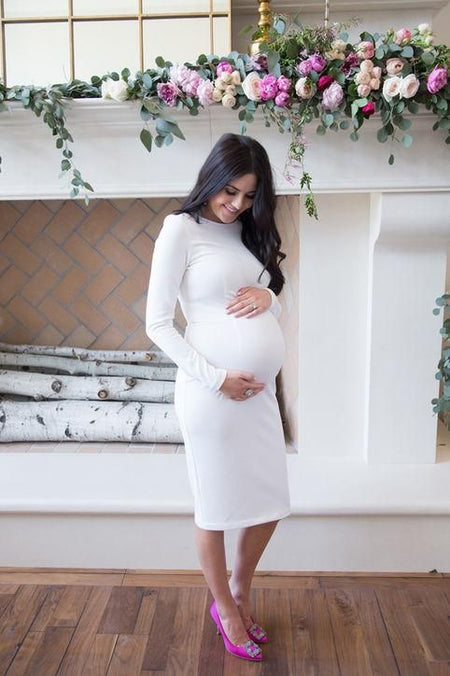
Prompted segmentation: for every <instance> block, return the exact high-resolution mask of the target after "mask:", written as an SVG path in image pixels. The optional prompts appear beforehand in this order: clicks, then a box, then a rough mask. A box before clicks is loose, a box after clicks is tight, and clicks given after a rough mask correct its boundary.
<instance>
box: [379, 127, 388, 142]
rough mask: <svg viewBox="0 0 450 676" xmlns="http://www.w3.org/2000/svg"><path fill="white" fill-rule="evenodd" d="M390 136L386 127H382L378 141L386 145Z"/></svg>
mask: <svg viewBox="0 0 450 676" xmlns="http://www.w3.org/2000/svg"><path fill="white" fill-rule="evenodd" d="M388 136H389V134H388V133H387V131H386V127H381V129H379V130H378V131H377V139H378V141H379V142H380V143H385V142H386V141H387V140H388Z"/></svg>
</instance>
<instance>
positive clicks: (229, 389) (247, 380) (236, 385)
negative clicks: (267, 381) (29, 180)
mask: <svg viewBox="0 0 450 676" xmlns="http://www.w3.org/2000/svg"><path fill="white" fill-rule="evenodd" d="M263 389H264V383H259V382H257V381H256V380H255V376H254V375H253V374H252V373H247V372H246V371H227V376H226V378H225V380H224V381H223V383H222V386H221V388H220V390H219V392H222V394H224V395H225V396H226V397H228V398H229V399H235V400H236V401H245V400H246V399H251V398H252V397H255V396H256V395H257V394H258V393H259V392H261V390H263ZM246 393H247V394H246Z"/></svg>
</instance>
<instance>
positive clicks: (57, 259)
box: [0, 196, 299, 452]
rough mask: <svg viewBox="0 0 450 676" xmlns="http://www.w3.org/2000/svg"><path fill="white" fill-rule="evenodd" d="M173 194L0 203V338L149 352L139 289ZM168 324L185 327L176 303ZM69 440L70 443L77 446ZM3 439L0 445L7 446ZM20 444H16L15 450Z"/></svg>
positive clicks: (287, 241)
mask: <svg viewBox="0 0 450 676" xmlns="http://www.w3.org/2000/svg"><path fill="white" fill-rule="evenodd" d="M179 204H180V200H179V199H175V198H151V199H92V200H90V202H89V204H88V205H86V204H85V203H84V202H83V201H81V200H78V201H73V200H61V201H58V200H45V201H44V200H34V201H9V202H5V201H4V202H0V243H1V244H0V308H1V310H0V341H1V342H5V343H13V344H22V343H25V344H33V345H54V346H72V347H82V348H91V349H96V350H118V349H121V350H148V349H150V348H151V347H154V346H153V345H152V344H151V342H150V341H149V339H148V337H147V335H146V333H145V330H144V321H145V303H146V293H147V285H148V278H149V271H150V265H151V258H152V252H153V246H154V241H155V239H156V237H157V236H158V233H159V230H160V228H161V225H162V222H163V220H164V218H165V216H166V215H167V214H169V213H171V212H172V211H173V210H174V209H176V208H177V207H178V206H179ZM298 206H299V205H298V198H296V197H292V196H289V197H285V196H283V197H280V198H279V203H278V224H279V228H280V232H281V236H282V240H283V247H282V248H283V250H284V251H285V252H286V253H287V254H288V256H287V259H286V261H285V264H284V273H285V276H286V281H287V283H286V286H285V289H284V290H283V293H282V296H281V298H280V299H281V302H282V304H283V306H284V307H283V314H282V317H281V319H280V321H281V324H282V328H283V331H284V333H285V339H286V343H287V347H288V349H287V356H286V362H285V365H284V367H283V371H282V373H281V374H280V376H279V382H278V385H279V388H278V389H279V399H280V405H281V407H282V412H283V419H284V422H285V428H286V438H287V442H288V448H290V449H292V447H293V445H295V439H296V438H297V420H296V418H297V416H296V407H297V395H298V384H297V381H298V378H297V373H298V355H297V351H298V350H297V341H298V338H297V333H298V331H297V327H298V257H299V246H298V221H299V216H298ZM175 322H176V325H177V328H178V329H179V330H181V331H183V328H184V326H185V322H184V318H183V316H182V314H181V311H180V309H179V308H178V307H177V311H176V317H175ZM74 443H75V442H60V443H57V442H55V443H52V442H45V443H43V442H41V443H39V444H36V443H35V444H29V443H27V444H23V445H22V444H21V448H19V446H18V444H11V446H12V447H14V450H15V451H17V450H24V451H27V450H42V449H43V448H44V447H45V449H47V450H53V451H54V450H66V451H68V450H77V451H90V452H95V451H105V450H108V451H111V450H114V451H116V452H120V451H125V452H127V451H133V450H134V451H140V452H146V451H153V452H155V451H157V452H180V451H182V450H183V447H182V446H180V445H175V444H122V443H115V444H111V443H108V444H106V443H105V444H98V443H97V444H89V443H84V444H78V445H77V448H75V447H74ZM75 445H76V444H75ZM6 446H7V444H6V445H4V447H3V450H6ZM22 446H23V448H22Z"/></svg>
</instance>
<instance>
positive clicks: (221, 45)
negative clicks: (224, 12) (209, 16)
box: [213, 16, 231, 56]
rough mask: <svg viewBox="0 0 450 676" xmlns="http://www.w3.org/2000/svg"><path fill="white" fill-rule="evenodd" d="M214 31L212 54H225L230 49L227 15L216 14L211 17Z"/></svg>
mask: <svg viewBox="0 0 450 676" xmlns="http://www.w3.org/2000/svg"><path fill="white" fill-rule="evenodd" d="M213 31H214V50H213V51H214V54H217V56H225V55H226V54H228V53H229V52H230V51H231V47H230V26H229V19H228V17H226V16H224V17H222V16H218V17H214V18H213Z"/></svg>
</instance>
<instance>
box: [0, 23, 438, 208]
mask: <svg viewBox="0 0 450 676" xmlns="http://www.w3.org/2000/svg"><path fill="white" fill-rule="evenodd" d="M347 27H348V26H347ZM345 28H346V26H344V25H342V24H341V25H338V24H334V25H333V26H332V27H331V28H324V27H322V26H303V25H301V24H300V23H299V21H298V18H294V19H290V18H289V17H287V16H284V15H275V16H274V18H273V26H272V28H271V30H270V34H269V38H268V40H267V42H266V43H262V44H261V51H260V54H259V55H258V56H256V57H250V56H248V55H247V54H239V53H238V52H236V51H234V52H231V53H230V54H228V55H227V56H225V57H219V56H216V55H209V56H208V55H205V54H201V55H200V56H199V57H198V58H197V60H196V62H195V63H185V64H183V65H178V64H173V63H172V62H171V61H168V60H165V59H164V58H162V57H157V59H156V67H155V68H149V69H147V70H146V71H144V72H141V71H138V72H137V73H135V75H131V73H130V70H129V69H128V68H124V69H123V70H122V72H121V73H117V72H111V73H106V74H105V75H103V76H101V77H99V76H97V75H94V76H92V78H91V80H90V82H83V81H80V80H72V81H70V82H67V83H62V84H52V85H51V86H49V87H33V86H24V85H17V86H13V87H5V86H4V85H0V111H5V110H7V109H8V103H9V102H10V101H18V102H20V103H21V104H22V105H23V106H24V108H27V109H29V110H31V111H32V112H33V113H34V114H35V115H37V116H38V117H41V118H42V120H43V122H44V123H45V124H46V125H47V126H48V127H49V129H50V131H51V134H52V136H53V137H55V145H56V147H57V148H58V150H60V151H61V154H62V159H61V172H62V175H63V176H65V177H67V179H68V180H69V184H70V196H71V197H77V196H79V195H80V193H83V194H84V195H85V196H87V194H88V193H89V192H92V191H93V188H92V186H91V185H90V183H88V182H87V181H86V180H85V179H84V178H83V177H82V174H81V171H80V170H79V169H78V168H77V167H76V165H75V162H74V156H73V151H72V145H71V144H73V138H72V135H71V133H70V131H69V130H68V128H67V121H66V114H67V102H68V101H69V100H70V99H73V98H77V99H79V98H100V97H103V98H109V99H113V100H116V101H125V100H136V101H138V102H139V104H140V105H139V112H140V116H141V119H142V120H143V123H144V126H143V129H142V131H141V132H140V140H141V142H142V143H143V145H144V146H145V148H146V149H147V151H149V152H151V151H152V150H153V146H154V145H155V146H156V147H157V148H161V147H163V146H165V145H170V144H171V143H172V142H173V141H174V138H178V139H184V135H183V132H182V130H181V129H180V127H179V125H178V123H177V121H176V120H175V119H174V118H173V116H171V115H170V112H171V109H173V110H182V109H187V110H188V111H189V113H190V114H191V115H193V116H196V115H198V114H199V113H200V112H201V111H202V110H203V109H204V108H206V107H208V106H209V105H212V104H216V105H217V104H222V105H223V106H225V107H228V108H230V109H232V110H233V111H236V113H237V117H238V120H239V130H240V132H241V133H246V131H247V125H248V124H251V123H252V122H253V120H254V118H255V114H256V113H257V111H258V110H260V111H261V112H262V114H263V116H264V119H265V124H266V126H270V125H272V124H275V125H276V126H277V128H278V129H279V131H280V132H281V133H289V134H291V142H290V145H289V151H288V156H287V159H286V166H285V175H286V177H287V178H288V180H291V181H293V182H294V181H295V182H297V185H298V186H299V192H300V191H301V192H305V193H306V209H307V212H308V214H309V215H310V216H314V217H316V218H317V210H316V206H315V203H314V195H313V189H312V177H311V175H310V173H309V172H308V171H307V169H306V166H305V154H306V143H305V136H304V129H305V126H306V125H308V124H310V123H311V122H313V121H316V122H317V126H316V132H317V134H318V135H319V136H323V135H325V134H326V133H327V132H328V131H329V130H332V131H334V132H338V131H347V132H348V133H349V135H350V139H351V140H352V141H358V139H359V138H360V130H361V128H362V127H363V125H364V122H365V120H366V119H368V118H369V117H371V116H372V115H374V114H377V117H378V116H379V120H380V127H379V129H378V131H377V139H378V141H379V142H380V143H386V142H387V141H388V140H390V148H389V154H388V162H389V164H393V163H394V144H395V143H401V144H402V145H403V146H404V147H406V148H408V147H409V146H411V144H412V142H413V138H412V135H411V134H410V133H409V131H410V128H411V125H412V120H411V116H413V115H415V114H416V113H417V112H418V111H419V110H420V108H421V107H423V108H425V109H427V110H429V111H431V113H432V114H433V116H434V118H435V120H434V124H433V130H434V131H439V132H442V131H443V132H445V133H446V137H447V138H446V143H449V142H450V118H449V99H450V96H449V93H450V91H449V85H448V75H447V64H448V62H449V59H450V50H449V48H448V47H447V46H445V45H436V46H435V45H433V36H432V32H431V29H430V28H429V26H428V25H427V24H422V25H421V26H418V27H417V28H414V29H412V30H408V29H406V28H401V29H399V30H397V31H395V30H394V29H389V30H388V31H387V32H386V33H385V34H383V35H381V34H378V33H375V34H373V35H372V34H370V33H368V32H367V31H363V32H362V33H361V34H360V42H359V43H357V44H355V45H353V44H351V43H349V42H348V35H347V33H346V32H345Z"/></svg>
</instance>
